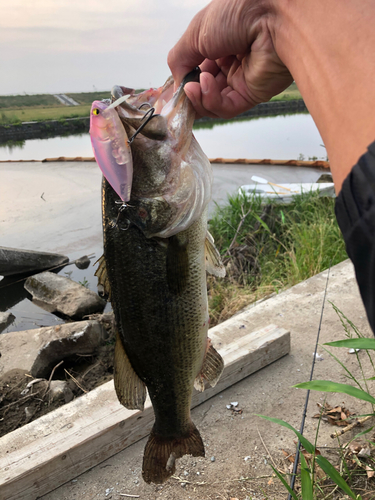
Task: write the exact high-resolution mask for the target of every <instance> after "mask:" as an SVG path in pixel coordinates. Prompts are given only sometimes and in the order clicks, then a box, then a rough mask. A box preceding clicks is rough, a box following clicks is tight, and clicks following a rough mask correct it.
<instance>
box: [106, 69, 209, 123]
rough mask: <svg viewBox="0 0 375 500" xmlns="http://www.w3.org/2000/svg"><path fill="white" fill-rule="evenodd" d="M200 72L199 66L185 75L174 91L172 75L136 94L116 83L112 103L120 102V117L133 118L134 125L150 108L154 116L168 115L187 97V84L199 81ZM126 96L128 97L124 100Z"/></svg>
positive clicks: (132, 90) (118, 109)
mask: <svg viewBox="0 0 375 500" xmlns="http://www.w3.org/2000/svg"><path fill="white" fill-rule="evenodd" d="M200 74H201V70H200V68H199V67H198V66H197V67H196V68H194V69H193V70H192V71H190V73H188V74H187V75H186V76H185V77H184V79H183V80H182V82H181V84H180V86H179V87H178V89H177V90H176V92H174V93H173V86H174V80H173V78H172V76H170V77H169V78H168V80H167V81H166V82H165V84H164V85H163V86H162V87H159V88H158V89H149V90H145V91H143V92H140V93H139V94H136V93H135V90H134V89H130V88H127V87H121V86H119V85H115V86H114V87H113V88H112V91H111V98H112V104H113V103H115V102H116V101H118V102H119V105H118V107H117V111H118V113H119V116H120V118H123V119H124V120H126V119H127V120H128V122H129V120H132V121H133V123H132V125H133V126H136V125H140V123H139V122H136V121H134V120H139V121H140V120H142V119H143V118H144V117H145V115H146V114H147V112H148V111H149V110H150V108H154V115H153V118H156V117H157V116H158V115H162V116H168V115H169V114H170V113H171V112H172V110H173V109H174V108H178V107H179V106H180V105H181V104H182V102H181V101H182V100H184V99H185V98H186V99H187V96H186V94H185V90H184V87H185V85H186V84H187V83H189V82H197V83H199V78H200ZM126 96H127V98H126ZM124 98H126V99H125V100H123V99H124ZM146 132H147V129H146Z"/></svg>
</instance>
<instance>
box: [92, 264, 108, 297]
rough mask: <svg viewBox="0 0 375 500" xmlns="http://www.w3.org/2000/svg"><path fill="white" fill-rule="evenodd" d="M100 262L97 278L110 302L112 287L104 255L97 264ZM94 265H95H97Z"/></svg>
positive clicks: (96, 272)
mask: <svg viewBox="0 0 375 500" xmlns="http://www.w3.org/2000/svg"><path fill="white" fill-rule="evenodd" d="M97 262H99V266H98V269H97V270H96V271H95V276H97V278H98V284H99V285H101V286H102V287H103V291H104V294H105V295H106V296H107V297H108V301H109V302H110V301H111V287H110V284H109V279H108V274H107V265H106V261H105V258H104V255H102V256H101V257H99V259H98V260H97V261H96V262H95V264H96V263H97ZM95 264H94V265H95Z"/></svg>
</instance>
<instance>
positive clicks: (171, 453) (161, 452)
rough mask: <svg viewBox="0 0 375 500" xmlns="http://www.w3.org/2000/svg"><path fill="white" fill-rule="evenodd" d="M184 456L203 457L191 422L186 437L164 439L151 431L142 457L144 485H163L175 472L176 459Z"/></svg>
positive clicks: (199, 436) (200, 440)
mask: <svg viewBox="0 0 375 500" xmlns="http://www.w3.org/2000/svg"><path fill="white" fill-rule="evenodd" d="M184 455H193V457H204V444H203V441H202V438H201V435H200V434H199V431H198V429H197V428H196V427H195V425H194V424H193V422H191V424H190V430H189V432H188V434H187V435H185V436H181V437H178V438H173V437H172V438H166V437H162V436H159V435H157V434H156V433H155V432H154V430H152V431H151V434H150V437H149V438H148V441H147V444H146V448H145V451H144V455H143V468H142V476H143V479H144V481H145V482H146V483H156V484H160V483H164V481H166V480H167V479H168V478H169V477H171V476H172V474H174V472H175V470H176V464H175V462H176V459H177V458H181V457H183V456H184Z"/></svg>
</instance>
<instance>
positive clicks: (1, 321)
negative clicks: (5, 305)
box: [0, 312, 16, 333]
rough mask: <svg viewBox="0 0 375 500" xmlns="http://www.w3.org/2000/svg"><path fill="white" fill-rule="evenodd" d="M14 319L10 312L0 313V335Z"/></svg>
mask: <svg viewBox="0 0 375 500" xmlns="http://www.w3.org/2000/svg"><path fill="white" fill-rule="evenodd" d="M15 319H16V317H15V316H14V315H13V314H12V313H10V312H0V333H1V332H3V331H4V330H5V329H6V328H8V326H9V325H11V324H12V323H13V321H14V320H15Z"/></svg>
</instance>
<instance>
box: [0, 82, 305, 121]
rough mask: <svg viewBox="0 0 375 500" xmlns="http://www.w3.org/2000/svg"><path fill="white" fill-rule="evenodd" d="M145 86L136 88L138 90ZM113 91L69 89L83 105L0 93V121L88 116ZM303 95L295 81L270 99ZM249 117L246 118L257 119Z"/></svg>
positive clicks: (72, 95) (70, 94) (38, 96)
mask: <svg viewBox="0 0 375 500" xmlns="http://www.w3.org/2000/svg"><path fill="white" fill-rule="evenodd" d="M142 90H144V89H136V93H138V92H141V91H142ZM110 94H111V92H110V91H109V90H108V91H107V90H106V91H101V92H98V91H96V92H76V93H68V94H66V95H67V96H69V97H71V98H72V99H74V100H75V101H77V102H78V103H79V104H80V106H65V105H64V104H61V103H60V102H59V101H58V100H57V99H56V97H54V96H53V95H52V94H38V95H11V96H0V125H6V124H12V123H19V122H23V121H26V122H27V121H43V120H59V119H61V118H78V117H82V116H88V114H89V112H90V107H91V104H92V102H93V101H95V100H102V99H108V98H109V97H110ZM300 98H301V95H300V93H299V91H298V89H297V86H296V84H295V83H292V85H291V86H290V87H289V88H288V89H286V90H285V91H284V92H282V93H281V94H279V95H278V96H275V97H274V98H273V99H271V100H290V99H300ZM256 118H258V117H251V118H250V117H248V118H244V119H247V120H248V119H256ZM225 123H226V121H224V120H218V121H213V122H211V121H210V122H202V123H199V122H198V123H197V124H196V125H195V128H212V127H214V126H215V125H217V124H225Z"/></svg>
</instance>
